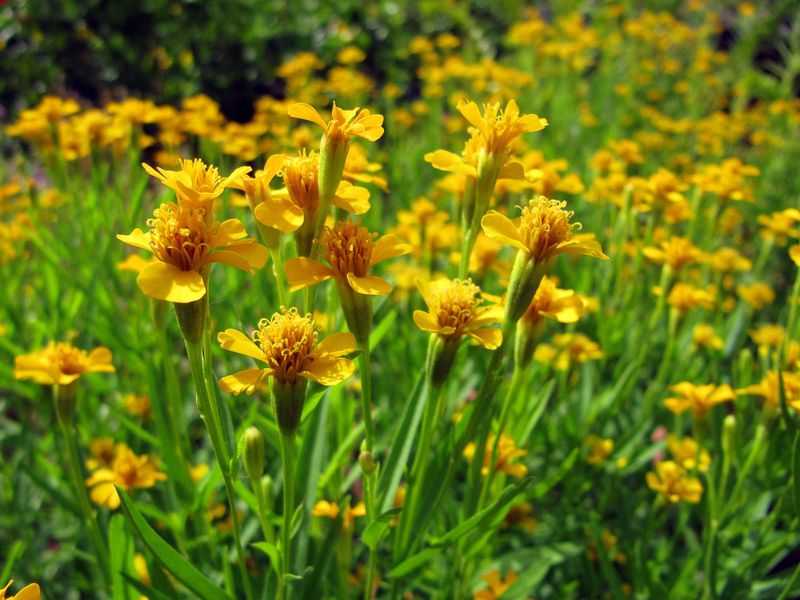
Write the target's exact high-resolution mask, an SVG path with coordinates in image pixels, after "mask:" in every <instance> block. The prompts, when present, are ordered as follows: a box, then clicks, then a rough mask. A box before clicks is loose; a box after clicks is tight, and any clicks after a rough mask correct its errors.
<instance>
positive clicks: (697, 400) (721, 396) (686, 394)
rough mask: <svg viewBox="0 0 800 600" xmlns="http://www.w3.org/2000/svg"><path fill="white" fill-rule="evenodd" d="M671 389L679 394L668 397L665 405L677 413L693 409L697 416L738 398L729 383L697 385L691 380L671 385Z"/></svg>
mask: <svg viewBox="0 0 800 600" xmlns="http://www.w3.org/2000/svg"><path fill="white" fill-rule="evenodd" d="M669 389H670V390H671V391H673V392H675V393H677V394H678V395H677V396H674V397H671V398H667V399H666V400H665V401H664V405H665V406H666V407H667V408H668V409H669V410H671V411H672V412H674V413H676V414H679V413H682V412H684V411H686V410H689V409H691V410H692V413H693V414H694V416H695V417H702V416H705V414H706V413H707V412H708V411H709V410H710V409H711V408H712V407H714V406H716V405H717V404H722V403H723V402H731V401H733V400H735V399H736V393H735V392H734V391H733V388H732V387H731V386H729V385H728V384H723V385H719V386H717V385H714V384H707V385H697V384H694V383H691V382H689V381H682V382H681V383H678V384H675V385H673V386H670V388H669Z"/></svg>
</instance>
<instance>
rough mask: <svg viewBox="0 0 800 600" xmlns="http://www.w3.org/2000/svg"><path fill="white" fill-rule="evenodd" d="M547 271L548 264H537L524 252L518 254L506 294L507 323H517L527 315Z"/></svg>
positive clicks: (520, 251)
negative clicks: (526, 312)
mask: <svg viewBox="0 0 800 600" xmlns="http://www.w3.org/2000/svg"><path fill="white" fill-rule="evenodd" d="M546 270H547V263H546V262H544V263H537V262H536V261H535V260H532V259H531V257H530V256H529V254H528V253H527V252H525V251H523V250H519V251H518V252H517V257H516V259H515V260H514V266H513V268H512V269H511V276H510V277H509V278H508V292H507V294H506V321H511V322H514V323H516V322H517V321H519V319H520V318H521V317H522V315H524V314H525V311H526V310H527V309H528V305H529V304H530V303H531V300H533V296H534V294H536V289H537V288H538V287H539V283H540V282H541V281H542V277H544V274H545V271H546Z"/></svg>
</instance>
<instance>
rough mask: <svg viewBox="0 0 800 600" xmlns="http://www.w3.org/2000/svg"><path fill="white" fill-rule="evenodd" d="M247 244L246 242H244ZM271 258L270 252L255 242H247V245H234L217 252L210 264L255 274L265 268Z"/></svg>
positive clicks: (214, 253)
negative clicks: (218, 264)
mask: <svg viewBox="0 0 800 600" xmlns="http://www.w3.org/2000/svg"><path fill="white" fill-rule="evenodd" d="M242 241H243V242H245V240H242ZM267 258H269V252H268V251H267V249H266V248H264V246H262V245H261V244H258V243H256V241H255V240H246V243H233V244H231V245H230V246H228V247H227V248H226V249H225V250H217V251H216V252H212V253H211V255H210V256H209V259H208V262H222V263H226V264H229V265H231V266H234V267H236V268H237V269H241V270H242V271H247V272H248V273H254V272H255V271H256V270H258V269H260V268H261V267H263V266H264V263H266V262H267Z"/></svg>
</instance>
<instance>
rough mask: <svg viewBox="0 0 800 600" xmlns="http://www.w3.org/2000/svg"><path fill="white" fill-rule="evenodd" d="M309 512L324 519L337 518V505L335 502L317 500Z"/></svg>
mask: <svg viewBox="0 0 800 600" xmlns="http://www.w3.org/2000/svg"><path fill="white" fill-rule="evenodd" d="M311 514H312V515H314V516H315V517H325V518H326V519H331V520H336V519H338V518H339V505H338V504H336V503H335V502H328V501H327V500H319V501H318V502H317V503H316V504H315V505H314V508H313V509H312V510H311Z"/></svg>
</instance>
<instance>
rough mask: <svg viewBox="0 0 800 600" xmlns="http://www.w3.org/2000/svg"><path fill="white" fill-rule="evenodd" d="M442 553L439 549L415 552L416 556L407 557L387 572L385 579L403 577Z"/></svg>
mask: <svg viewBox="0 0 800 600" xmlns="http://www.w3.org/2000/svg"><path fill="white" fill-rule="evenodd" d="M441 551H442V549H441V548H426V549H425V550H423V551H422V552H417V553H416V554H414V555H412V556H410V557H408V558H407V559H405V560H404V561H403V562H401V563H400V564H399V565H397V566H396V567H395V568H394V569H392V570H391V571H389V574H388V575H387V577H389V579H397V578H399V577H405V576H406V575H408V574H409V573H413V572H414V571H416V570H417V569H418V568H419V567H421V566H423V565H425V564H427V563H428V562H429V561H430V560H431V559H432V558H433V557H434V556H436V555H437V554H439V553H440V552H441Z"/></svg>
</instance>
